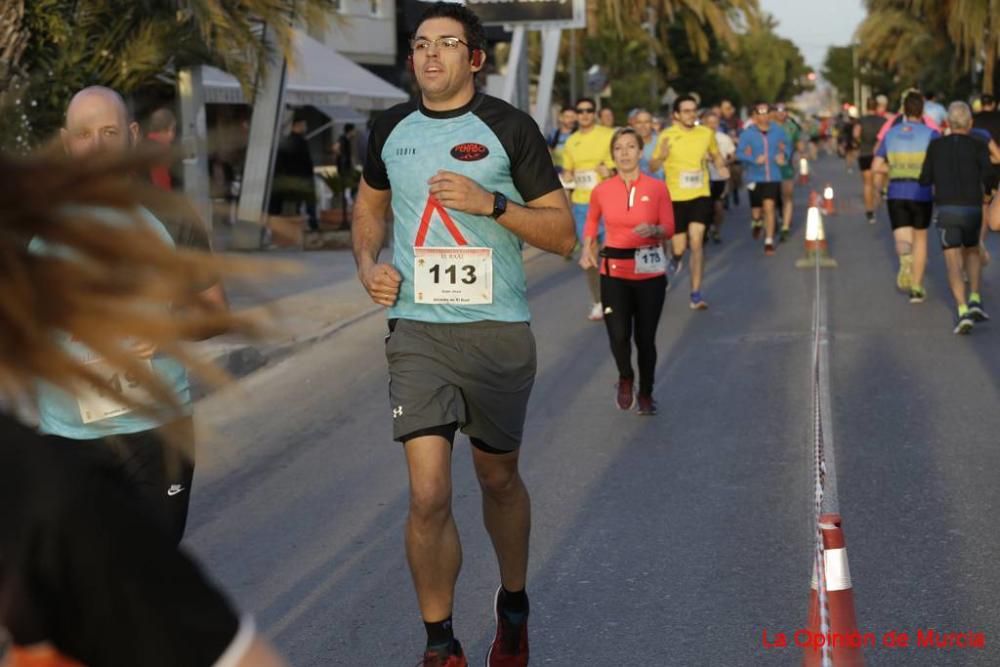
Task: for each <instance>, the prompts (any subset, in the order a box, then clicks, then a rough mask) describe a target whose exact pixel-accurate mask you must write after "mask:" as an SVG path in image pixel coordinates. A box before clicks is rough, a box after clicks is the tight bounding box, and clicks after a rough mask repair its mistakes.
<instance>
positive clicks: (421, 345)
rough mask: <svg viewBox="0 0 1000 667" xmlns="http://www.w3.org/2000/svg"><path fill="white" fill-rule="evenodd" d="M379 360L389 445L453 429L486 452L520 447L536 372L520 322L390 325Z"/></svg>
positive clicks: (531, 343)
mask: <svg viewBox="0 0 1000 667" xmlns="http://www.w3.org/2000/svg"><path fill="white" fill-rule="evenodd" d="M385 355H386V359H387V360H388V362H389V400H390V403H391V411H392V412H391V414H392V434H393V438H394V439H395V440H397V441H399V442H403V443H405V442H406V441H407V440H410V439H411V438H413V437H416V436H417V435H426V434H427V433H429V432H430V433H435V434H439V433H440V432H441V427H446V426H448V425H450V424H456V425H457V426H458V428H460V429H461V430H462V432H463V433H465V434H466V435H467V436H469V438H470V439H471V440H472V441H473V443H474V444H476V445H477V446H479V447H480V448H481V449H484V450H486V451H489V452H492V453H497V452H501V453H502V452H512V451H514V450H516V449H518V448H519V447H520V446H521V439H522V436H523V434H524V420H525V415H526V414H527V409H528V398H529V396H530V395H531V388H532V385H533V384H534V382H535V367H536V356H535V337H534V334H533V333H532V332H531V328H530V327H529V326H528V323H527V322H491V321H487V322H469V323H463V324H434V323H430V322H417V321H415V320H405V319H400V320H395V321H391V322H390V324H389V335H388V336H387V337H386V344H385Z"/></svg>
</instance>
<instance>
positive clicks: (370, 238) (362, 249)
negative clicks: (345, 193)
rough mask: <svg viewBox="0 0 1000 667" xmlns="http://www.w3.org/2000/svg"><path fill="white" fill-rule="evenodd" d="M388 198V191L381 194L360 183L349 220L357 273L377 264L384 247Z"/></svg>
mask: <svg viewBox="0 0 1000 667" xmlns="http://www.w3.org/2000/svg"><path fill="white" fill-rule="evenodd" d="M390 197H391V195H390V191H388V190H386V191H385V192H384V193H383V192H381V191H378V190H374V189H372V188H370V187H368V185H367V184H366V183H364V182H362V185H361V189H360V191H359V192H358V198H357V201H356V202H355V204H354V215H353V217H352V219H351V241H352V245H353V250H354V261H355V263H356V264H357V266H358V270H359V271H361V269H363V268H366V267H369V266H371V265H373V264H377V263H378V256H379V253H380V252H381V251H382V247H383V246H384V245H385V237H386V228H387V226H388V225H387V223H386V214H387V212H388V204H389V201H390Z"/></svg>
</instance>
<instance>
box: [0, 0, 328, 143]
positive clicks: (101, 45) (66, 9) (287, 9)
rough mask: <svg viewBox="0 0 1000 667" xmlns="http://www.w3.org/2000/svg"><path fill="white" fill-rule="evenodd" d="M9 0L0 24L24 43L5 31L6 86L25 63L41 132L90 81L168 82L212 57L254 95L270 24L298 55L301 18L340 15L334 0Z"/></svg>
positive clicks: (310, 20) (0, 68)
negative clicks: (295, 42)
mask: <svg viewBox="0 0 1000 667" xmlns="http://www.w3.org/2000/svg"><path fill="white" fill-rule="evenodd" d="M3 6H4V9H3V10H0V31H6V32H0V35H6V34H7V33H10V34H11V35H13V36H19V37H20V38H21V40H22V43H21V47H20V51H17V50H16V49H15V50H13V51H12V48H11V47H10V46H9V45H8V42H7V40H6V39H5V40H4V41H3V42H0V44H2V45H3V46H0V86H4V85H5V84H6V85H7V86H9V85H10V83H11V78H10V77H7V78H6V79H5V78H4V77H3V76H2V75H3V73H4V72H5V71H8V72H15V73H16V72H17V71H22V72H23V73H24V76H23V77H22V78H23V79H24V80H25V82H26V84H27V88H26V89H25V90H23V91H22V93H21V94H20V95H19V97H22V98H24V99H25V100H28V99H30V100H31V102H32V103H34V105H35V106H34V107H33V108H32V119H31V120H32V127H31V131H32V132H33V133H34V135H35V136H38V137H41V136H46V135H48V134H49V133H50V132H51V131H53V130H54V129H55V127H57V126H58V123H59V122H60V115H61V110H62V109H63V108H65V104H66V102H67V101H68V98H69V96H70V95H71V94H72V93H73V92H74V91H76V90H79V89H80V88H82V87H84V86H87V85H92V84H103V85H107V86H110V87H113V88H115V89H117V90H119V91H121V92H122V93H125V94H128V93H131V92H134V91H136V90H138V89H140V88H143V87H147V86H150V85H156V84H170V83H172V82H173V81H174V79H175V77H176V73H177V72H178V71H180V70H181V69H183V68H185V67H191V66H194V65H202V64H210V65H215V66H218V67H220V68H221V69H224V70H226V71H228V72H230V73H231V74H232V75H233V76H235V77H236V78H237V79H238V80H239V81H240V83H241V84H242V85H243V86H244V88H245V89H246V93H247V94H248V96H249V94H250V92H251V89H252V87H253V85H254V82H255V81H256V80H257V79H258V74H259V73H260V71H261V69H262V68H263V67H265V66H266V64H267V63H268V62H269V56H270V55H271V54H270V53H269V51H271V50H273V48H272V47H270V46H269V42H268V40H266V39H265V36H264V30H263V29H264V27H265V26H266V27H267V28H268V29H269V30H270V31H271V32H272V39H273V43H274V44H276V45H277V48H278V49H279V50H281V51H283V52H284V54H285V56H286V57H288V58H289V59H290V60H291V59H293V58H294V53H293V48H292V44H293V28H294V26H296V25H309V26H310V27H315V26H321V27H325V25H327V23H328V21H329V20H330V19H331V18H333V17H335V16H336V13H335V11H334V10H335V0H32V1H31V2H28V3H24V2H23V0H15V1H14V2H9V1H8V2H6V3H4V5H3ZM11 26H13V27H11ZM10 43H11V44H16V42H10ZM8 51H12V53H11V54H10V56H8ZM12 56H20V60H17V59H16V58H14V57H12ZM18 63H19V64H20V69H19V70H17V69H15V66H16V65H17V64H18ZM4 90H6V88H3V87H0V93H2V92H3V91H4Z"/></svg>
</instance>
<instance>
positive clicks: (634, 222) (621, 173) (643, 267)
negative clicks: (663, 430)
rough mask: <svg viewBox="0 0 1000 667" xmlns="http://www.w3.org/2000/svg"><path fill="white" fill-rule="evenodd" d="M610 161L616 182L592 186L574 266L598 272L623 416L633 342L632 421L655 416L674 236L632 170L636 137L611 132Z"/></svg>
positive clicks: (670, 217) (658, 197) (669, 210)
mask: <svg viewBox="0 0 1000 667" xmlns="http://www.w3.org/2000/svg"><path fill="white" fill-rule="evenodd" d="M611 153H612V157H613V158H614V161H615V167H616V168H617V170H618V174H617V175H616V176H614V177H613V178H609V179H607V180H605V181H602V182H601V183H600V184H598V186H597V187H596V188H594V192H593V194H592V195H591V197H590V210H589V211H588V212H587V223H586V225H585V226H584V231H583V237H584V239H583V256H582V257H581V258H580V266H582V267H583V268H584V269H587V268H593V267H598V268H599V269H600V272H601V303H602V304H603V305H604V323H605V325H606V326H607V327H608V338H609V339H610V340H611V353H612V354H613V355H614V357H615V363H616V364H618V376H619V378H618V384H617V399H616V402H617V404H618V407H619V408H620V409H622V410H630V409H631V408H632V406H633V405H634V404H635V403H636V394H635V373H634V372H633V370H632V344H631V340H630V339H631V338H632V336H633V335H634V336H635V346H636V348H637V350H638V358H639V392H638V404H639V414H640V415H654V414H656V402H655V401H654V400H653V374H654V372H655V369H656V328H657V326H658V325H659V323H660V313H661V312H662V311H663V302H664V299H665V297H666V290H667V276H666V269H667V261H666V258H667V253H666V250H665V247H664V242H665V241H666V240H668V239H669V238H670V237H671V236H673V235H674V212H673V205H672V204H671V201H670V193H669V192H668V191H667V185H666V183H664V182H663V181H662V180H660V179H656V178H652V177H650V176H647V175H646V174H643V173H642V172H641V171H640V170H639V160H640V158H641V157H642V138H641V137H640V136H639V135H638V134H637V133H636V131H635V130H633V129H632V128H623V129H620V130H618V131H617V132H615V135H614V137H613V138H612V140H611ZM602 217H603V218H604V228H605V233H606V237H607V245H606V246H605V247H604V248H602V249H601V250H600V253H598V249H597V229H598V225H597V223H598V221H599V220H600V219H601V218H602ZM598 255H599V256H598ZM633 332H634V334H633Z"/></svg>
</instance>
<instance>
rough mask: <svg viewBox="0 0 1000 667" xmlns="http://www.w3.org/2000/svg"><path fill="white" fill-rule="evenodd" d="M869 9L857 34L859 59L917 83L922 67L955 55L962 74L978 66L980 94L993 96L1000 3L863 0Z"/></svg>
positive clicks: (999, 43)
mask: <svg viewBox="0 0 1000 667" xmlns="http://www.w3.org/2000/svg"><path fill="white" fill-rule="evenodd" d="M867 7H868V16H867V17H866V18H865V20H864V21H863V22H862V24H861V26H860V27H859V28H858V33H857V35H858V38H859V40H860V42H861V54H862V56H863V57H866V58H868V59H870V60H872V61H873V62H875V63H878V64H881V65H884V66H887V67H890V68H892V69H897V70H898V74H899V75H900V77H901V78H904V79H909V81H908V83H917V82H918V81H919V74H920V71H921V67H925V66H926V65H927V64H928V63H930V62H939V59H941V58H944V59H946V60H948V59H951V58H952V54H957V55H958V56H959V57H960V58H961V60H962V62H961V64H962V65H963V68H964V70H965V71H967V70H968V68H969V67H970V66H971V65H972V64H974V63H980V62H981V63H982V67H983V83H982V87H983V92H986V93H992V92H993V76H994V71H995V66H996V61H997V55H998V47H1000V1H998V0H867ZM939 26H945V28H946V30H945V31H941V30H940V29H939ZM956 76H960V73H959V72H958V71H956Z"/></svg>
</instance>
